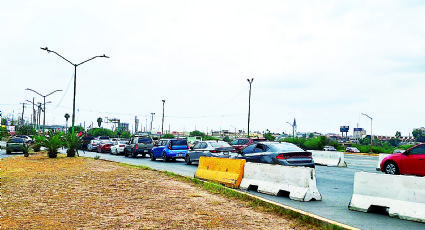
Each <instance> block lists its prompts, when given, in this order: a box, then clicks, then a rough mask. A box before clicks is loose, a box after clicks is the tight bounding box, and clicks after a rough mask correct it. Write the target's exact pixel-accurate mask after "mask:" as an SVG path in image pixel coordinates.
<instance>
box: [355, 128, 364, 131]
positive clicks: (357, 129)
mask: <svg viewBox="0 0 425 230" xmlns="http://www.w3.org/2000/svg"><path fill="white" fill-rule="evenodd" d="M361 131H363V128H354V132H361Z"/></svg>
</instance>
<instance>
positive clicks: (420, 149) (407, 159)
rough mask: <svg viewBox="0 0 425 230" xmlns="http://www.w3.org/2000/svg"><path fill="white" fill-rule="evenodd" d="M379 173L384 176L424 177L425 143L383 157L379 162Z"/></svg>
mask: <svg viewBox="0 0 425 230" xmlns="http://www.w3.org/2000/svg"><path fill="white" fill-rule="evenodd" d="M381 171H382V172H385V173H386V174H410V175H416V176H425V143H424V144H419V145H415V146H413V147H411V148H410V149H408V150H406V151H405V152H403V153H395V154H391V155H389V156H387V157H385V158H384V159H383V160H382V162H381Z"/></svg>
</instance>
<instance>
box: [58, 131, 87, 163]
mask: <svg viewBox="0 0 425 230" xmlns="http://www.w3.org/2000/svg"><path fill="white" fill-rule="evenodd" d="M81 140H82V136H81V137H79V136H77V135H76V134H74V135H72V133H69V134H67V135H65V136H64V143H63V144H64V146H66V147H67V148H68V150H66V156H67V157H75V153H76V152H78V149H79V148H81V146H82V145H83V143H82V141H81Z"/></svg>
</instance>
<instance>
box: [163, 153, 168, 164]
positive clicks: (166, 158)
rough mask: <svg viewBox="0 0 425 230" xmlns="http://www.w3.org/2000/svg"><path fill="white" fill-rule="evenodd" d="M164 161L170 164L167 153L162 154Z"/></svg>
mask: <svg viewBox="0 0 425 230" xmlns="http://www.w3.org/2000/svg"><path fill="white" fill-rule="evenodd" d="M162 161H164V162H168V161H169V159H168V157H167V154H166V153H165V152H163V153H162Z"/></svg>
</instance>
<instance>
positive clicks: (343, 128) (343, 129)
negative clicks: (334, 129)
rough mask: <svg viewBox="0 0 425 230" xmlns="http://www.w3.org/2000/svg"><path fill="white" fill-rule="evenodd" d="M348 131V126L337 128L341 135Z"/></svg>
mask: <svg viewBox="0 0 425 230" xmlns="http://www.w3.org/2000/svg"><path fill="white" fill-rule="evenodd" d="M349 129H350V126H340V127H339V131H340V132H341V133H346V132H348V130H349Z"/></svg>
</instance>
